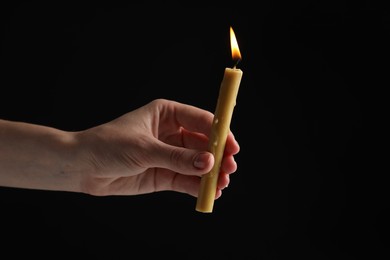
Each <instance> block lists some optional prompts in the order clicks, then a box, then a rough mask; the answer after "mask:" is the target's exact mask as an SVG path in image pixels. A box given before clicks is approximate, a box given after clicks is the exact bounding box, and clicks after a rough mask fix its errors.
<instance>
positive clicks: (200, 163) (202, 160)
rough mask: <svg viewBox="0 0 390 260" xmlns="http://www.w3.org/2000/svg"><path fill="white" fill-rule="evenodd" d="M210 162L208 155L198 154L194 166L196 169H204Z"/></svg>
mask: <svg viewBox="0 0 390 260" xmlns="http://www.w3.org/2000/svg"><path fill="white" fill-rule="evenodd" d="M209 161H210V156H209V154H208V153H199V154H198V155H197V156H196V157H195V160H194V166H195V168H198V169H204V168H206V166H207V164H208V162H209Z"/></svg>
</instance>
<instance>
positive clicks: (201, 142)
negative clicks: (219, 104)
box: [72, 99, 239, 198]
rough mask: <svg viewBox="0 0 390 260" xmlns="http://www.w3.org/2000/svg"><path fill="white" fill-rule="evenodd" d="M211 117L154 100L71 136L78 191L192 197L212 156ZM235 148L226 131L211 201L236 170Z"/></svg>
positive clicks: (193, 108)
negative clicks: (73, 140)
mask: <svg viewBox="0 0 390 260" xmlns="http://www.w3.org/2000/svg"><path fill="white" fill-rule="evenodd" d="M212 120H213V114H212V113H210V112H208V111H205V110H202V109H200V108H197V107H194V106H190V105H185V104H181V103H178V102H174V101H168V100H163V99H158V100H154V101H152V102H150V103H149V104H147V105H145V106H143V107H140V108H138V109H136V110H134V111H132V112H129V113H127V114H125V115H123V116H121V117H119V118H117V119H115V120H113V121H111V122H108V123H106V124H103V125H100V126H97V127H94V128H91V129H87V130H85V131H81V132H77V133H75V140H76V142H75V143H76V147H75V151H77V152H76V154H77V158H78V159H77V161H78V163H76V164H75V166H76V169H73V170H72V171H76V172H80V173H81V174H80V177H81V179H80V184H81V185H80V189H81V191H82V192H85V193H88V194H92V195H96V196H104V195H135V194H144V193H151V192H157V191H164V190H170V191H176V192H182V193H187V194H189V195H192V196H195V197H197V195H198V190H199V185H200V177H201V176H202V175H203V174H205V173H207V172H209V171H210V170H211V168H212V166H213V164H214V157H213V155H212V154H211V153H209V152H207V147H208V135H209V133H210V129H211V125H212ZM238 152H239V145H238V143H237V142H236V141H235V139H234V137H233V134H232V133H229V135H228V138H227V141H226V147H225V154H224V157H223V160H222V164H221V172H220V175H219V181H218V187H217V191H216V198H219V197H220V196H221V193H222V189H224V188H225V187H226V186H227V185H228V184H229V181H230V179H229V174H231V173H233V172H235V171H236V169H237V165H236V162H235V161H234V157H233V156H234V155H235V154H237V153H238Z"/></svg>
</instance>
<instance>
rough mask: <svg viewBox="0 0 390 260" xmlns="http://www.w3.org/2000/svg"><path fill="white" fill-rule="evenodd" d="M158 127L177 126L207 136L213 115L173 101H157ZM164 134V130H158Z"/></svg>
mask: <svg viewBox="0 0 390 260" xmlns="http://www.w3.org/2000/svg"><path fill="white" fill-rule="evenodd" d="M155 104H156V105H157V107H158V110H159V117H160V121H161V122H160V125H161V126H164V125H167V126H172V125H178V126H181V127H184V128H185V129H187V130H189V131H192V132H198V133H202V134H205V135H209V133H210V130H211V125H212V121H213V114H212V113H211V112H209V111H207V110H204V109H201V108H198V107H195V106H191V105H187V104H182V103H179V102H175V101H168V100H157V101H155ZM160 131H163V132H164V129H160Z"/></svg>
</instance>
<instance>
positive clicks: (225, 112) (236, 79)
mask: <svg viewBox="0 0 390 260" xmlns="http://www.w3.org/2000/svg"><path fill="white" fill-rule="evenodd" d="M230 45H231V51H232V58H233V61H234V64H235V65H234V67H233V68H225V72H224V76H223V79H222V82H221V85H220V89H219V96H218V100H217V106H216V109H215V113H214V119H213V125H212V129H211V134H210V140H209V146H208V148H209V151H210V152H211V153H212V154H213V155H214V166H213V168H212V169H211V171H210V172H208V173H206V174H205V175H203V176H202V178H201V183H200V188H199V193H198V198H197V201H196V208H195V209H196V210H197V211H199V212H203V213H211V212H212V211H213V207H214V200H215V194H216V190H217V183H218V177H219V172H220V166H221V162H222V158H223V154H224V150H225V144H226V138H227V136H228V134H229V131H230V123H231V118H232V115H233V110H234V107H235V105H236V99H237V94H238V89H239V87H240V82H241V77H242V70H240V69H238V68H236V65H237V64H238V62H239V61H240V60H241V53H240V50H239V48H238V44H237V39H236V37H235V34H234V31H233V28H232V27H230Z"/></svg>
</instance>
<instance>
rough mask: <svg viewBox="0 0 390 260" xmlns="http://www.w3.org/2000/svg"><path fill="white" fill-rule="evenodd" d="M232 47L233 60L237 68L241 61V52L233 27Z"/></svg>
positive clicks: (231, 30)
mask: <svg viewBox="0 0 390 260" xmlns="http://www.w3.org/2000/svg"><path fill="white" fill-rule="evenodd" d="M230 46H231V49H232V58H233V61H234V64H235V65H234V67H236V65H237V64H238V63H239V62H240V61H241V52H240V49H239V48H238V43H237V39H236V35H235V33H234V31H233V28H232V27H231V26H230Z"/></svg>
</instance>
